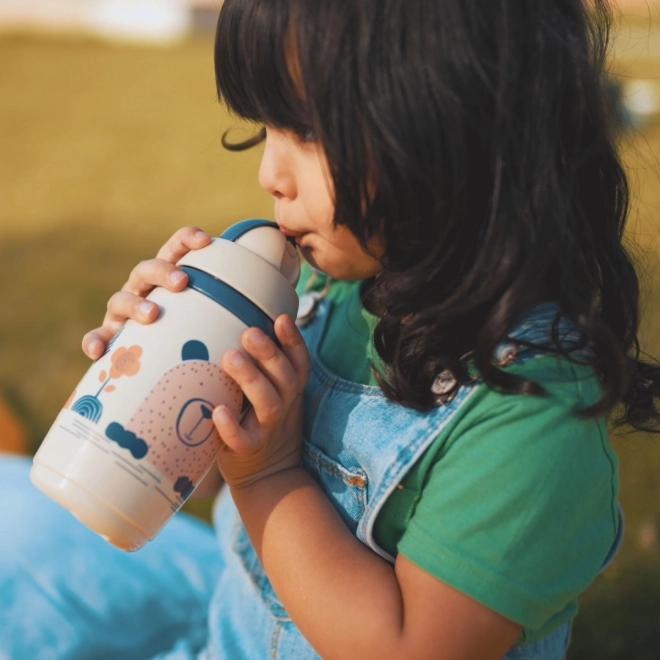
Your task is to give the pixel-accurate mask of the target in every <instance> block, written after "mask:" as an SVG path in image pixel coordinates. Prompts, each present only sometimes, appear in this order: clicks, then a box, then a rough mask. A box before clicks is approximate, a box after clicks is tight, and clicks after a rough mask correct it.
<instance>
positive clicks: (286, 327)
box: [213, 314, 309, 488]
mask: <svg viewBox="0 0 660 660" xmlns="http://www.w3.org/2000/svg"><path fill="white" fill-rule="evenodd" d="M275 335H276V336H277V339H278V340H279V342H280V344H281V345H282V349H279V348H278V347H277V346H276V345H275V343H274V342H273V341H272V340H271V339H270V338H268V337H267V336H266V335H265V334H264V333H263V332H262V331H261V330H259V329H258V328H249V329H248V330H246V331H245V332H244V333H243V335H242V338H241V340H242V345H243V348H244V350H245V352H246V353H248V355H250V356H251V357H252V358H253V359H254V363H253V362H252V361H251V360H248V359H246V357H245V356H244V355H243V354H242V353H241V352H240V351H238V350H231V351H228V352H227V353H226V354H225V355H224V356H223V359H222V366H223V369H225V370H226V372H227V375H228V376H230V377H231V378H233V379H234V380H235V381H236V383H237V384H238V386H239V387H240V388H241V389H242V390H243V393H244V394H245V396H246V397H247V398H248V399H249V401H250V403H251V404H252V407H251V409H250V410H249V411H248V413H247V415H246V416H245V418H244V419H243V422H242V423H241V424H239V422H238V420H237V419H236V418H235V417H234V415H233V414H232V413H231V411H230V410H229V409H228V408H227V407H226V406H218V407H217V408H216V409H215V411H214V413H213V421H214V423H215V426H216V428H217V430H218V433H219V434H220V437H221V438H222V441H223V442H224V443H225V445H226V446H225V447H224V448H223V449H222V451H221V452H220V454H219V456H218V468H219V469H220V472H221V473H222V476H223V478H224V480H225V481H226V483H227V484H228V485H229V486H230V487H233V488H241V487H244V486H248V485H250V484H253V483H255V482H256V481H259V480H260V479H263V478H264V477H266V476H269V475H271V474H275V473H276V472H281V471H283V470H287V469H289V468H294V467H298V466H299V465H300V458H301V451H302V413H303V405H302V401H303V400H302V392H303V389H304V387H305V383H306V382H307V377H308V375H309V353H308V352H307V347H306V346H305V342H304V340H303V338H302V336H301V334H300V332H299V331H298V328H297V327H296V325H295V324H294V323H293V321H292V320H291V319H290V318H289V317H288V316H286V315H284V314H283V315H282V316H279V317H278V318H277V319H276V321H275Z"/></svg>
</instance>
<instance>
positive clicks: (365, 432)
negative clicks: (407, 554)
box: [206, 300, 621, 660]
mask: <svg viewBox="0 0 660 660" xmlns="http://www.w3.org/2000/svg"><path fill="white" fill-rule="evenodd" d="M330 304H331V303H330V302H329V301H328V300H323V301H322V302H321V304H320V306H319V309H318V312H317V314H316V317H315V319H314V320H313V322H312V323H310V324H309V325H308V326H307V327H305V328H303V329H302V333H303V336H304V338H305V341H306V343H307V347H308V349H309V352H310V356H311V363H312V368H311V374H310V378H309V381H308V383H307V386H306V388H305V393H304V400H305V418H304V428H303V434H304V438H305V443H304V450H303V464H304V466H305V468H306V469H307V470H308V471H309V472H310V473H311V474H312V475H313V476H314V477H315V479H316V480H317V481H318V483H319V484H320V486H321V488H322V489H323V491H324V492H325V494H326V495H327V497H328V498H329V499H330V500H331V502H332V504H333V505H334V507H335V508H336V510H337V511H338V512H339V514H340V515H341V517H342V519H343V520H344V522H345V523H346V525H347V526H348V527H349V529H350V530H351V532H353V533H354V534H355V535H356V536H357V538H358V539H359V540H360V541H362V543H364V544H366V545H367V546H369V547H370V548H371V549H372V550H373V551H374V552H376V553H377V554H379V555H380V556H381V557H383V558H385V559H386V560H387V561H389V562H393V561H394V558H393V557H391V556H390V555H389V554H388V553H387V552H385V551H384V550H383V549H382V548H380V547H379V546H378V545H377V543H376V542H375V540H374V537H373V529H374V523H375V521H376V517H377V515H378V513H379V511H380V510H381V508H382V506H383V504H384V503H385V501H386V499H387V498H388V496H389V495H390V494H391V493H392V491H393V490H394V489H395V488H396V487H397V485H398V484H399V483H400V482H401V480H402V478H403V477H404V475H405V474H406V472H407V471H408V470H409V469H410V468H411V467H412V466H413V464H414V463H415V462H416V461H417V460H418V459H419V458H420V456H421V455H422V454H423V453H424V451H425V450H426V449H427V448H428V447H429V446H430V444H431V443H432V442H433V441H434V440H435V438H436V437H437V436H438V434H439V433H440V432H441V431H442V429H443V428H444V427H445V425H446V424H447V423H448V422H449V420H450V419H451V418H452V417H453V416H454V415H456V413H457V412H458V411H459V410H460V408H461V406H463V405H464V403H465V402H466V401H467V400H468V398H469V397H470V396H471V394H472V393H473V392H474V391H475V388H476V387H477V385H478V382H472V383H469V384H466V385H464V386H462V387H460V388H459V389H458V391H457V393H456V396H455V397H454V398H453V400H451V401H450V402H449V403H447V404H446V405H443V406H439V407H437V408H434V409H433V410H431V411H429V412H426V413H421V412H418V411H415V410H412V409H410V408H405V407H403V406H400V405H396V404H393V403H391V402H390V401H388V400H387V399H386V398H385V396H384V395H383V394H382V392H381V390H380V389H379V388H377V387H374V386H369V385H361V384H357V383H351V382H348V381H346V380H343V379H341V378H338V377H336V376H334V375H333V374H332V373H330V372H329V371H328V370H327V368H326V367H325V366H324V365H323V364H322V363H321V360H320V359H319V346H320V343H321V341H322V338H323V335H324V331H325V327H326V323H327V320H328V315H329V309H330ZM555 311H556V308H555V307H554V306H553V305H549V304H542V305H536V306H535V307H534V308H532V310H530V313H529V314H528V315H527V317H526V318H525V319H523V321H522V323H521V324H520V325H519V326H518V327H517V328H516V330H515V331H514V332H512V333H511V335H510V336H511V339H513V340H521V341H523V342H529V343H537V344H538V343H543V342H547V341H548V340H549V329H550V327H551V324H552V319H553V318H554V316H555ZM566 330H567V335H568V334H570V328H566ZM510 352H511V345H510V344H503V345H501V346H500V347H499V348H498V351H497V353H496V358H497V359H499V357H501V356H502V355H505V354H507V353H510ZM540 354H541V352H540V351H539V350H537V349H528V348H521V349H520V350H518V352H517V355H516V357H515V361H523V360H528V359H533V358H534V357H536V356H538V355H540ZM214 527H215V529H216V533H217V536H218V541H219V546H220V551H221V554H222V559H223V563H224V564H225V566H224V570H223V571H222V574H221V577H220V580H219V582H218V584H217V586H216V590H215V593H214V596H213V598H212V601H211V606H210V609H209V644H208V647H207V649H206V657H208V658H213V659H216V658H223V659H224V658H227V659H228V660H261V659H264V660H265V659H266V658H268V659H273V660H275V659H281V660H307V659H310V660H311V659H316V658H318V657H319V656H318V655H317V654H316V653H315V651H314V650H313V649H312V647H311V646H310V645H309V644H308V643H307V641H306V640H305V639H304V638H303V636H302V635H301V634H300V632H299V631H298V629H297V628H296V626H295V624H294V623H293V622H292V620H291V619H290V618H289V617H288V615H287V612H286V611H285V609H284V608H283V606H282V604H281V603H280V601H279V599H278V598H277V595H276V594H275V592H274V590H273V588H272V586H271V584H270V582H269V580H268V578H267V577H266V575H265V574H264V572H263V570H262V568H261V564H260V562H259V560H258V558H257V555H256V553H255V551H254V549H253V547H252V544H251V543H250V540H249V538H248V536H247V533H246V531H245V529H244V527H243V525H242V523H241V520H240V518H239V516H238V513H237V511H236V508H235V506H234V504H233V502H232V499H231V496H230V495H229V492H228V489H225V490H224V491H223V492H222V493H221V494H220V496H219V498H218V500H217V502H216V506H215V510H214ZM619 527H620V528H621V525H620V526H619ZM615 546H616V547H614V548H613V550H612V552H611V553H610V554H611V556H613V555H614V552H615V551H616V549H617V547H618V545H617V544H616V543H615ZM610 558H611V557H610ZM291 561H292V562H295V561H296V557H295V556H292V557H291ZM569 632H570V621H568V622H566V623H564V624H562V625H561V626H560V627H559V628H557V629H556V630H555V631H553V632H552V633H551V634H549V635H547V636H546V637H544V638H542V639H540V640H538V641H536V642H532V643H529V644H523V645H519V646H514V647H512V648H511V649H510V651H509V652H508V653H507V654H506V656H505V659H506V660H561V659H562V658H563V657H564V655H565V653H566V648H567V645H568V638H569Z"/></svg>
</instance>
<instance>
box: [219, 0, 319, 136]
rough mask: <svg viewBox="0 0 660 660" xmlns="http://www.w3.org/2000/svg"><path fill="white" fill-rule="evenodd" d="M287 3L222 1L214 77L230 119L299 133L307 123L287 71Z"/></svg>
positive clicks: (291, 44) (289, 58)
mask: <svg viewBox="0 0 660 660" xmlns="http://www.w3.org/2000/svg"><path fill="white" fill-rule="evenodd" d="M289 4H290V3H289V2H288V1H287V0H225V2H224V4H223V7H222V10H221V12H220V18H219V20H218V26H217V32H216V38H215V78H216V85H217V91H218V99H219V100H220V101H221V102H222V103H224V104H225V105H226V106H227V108H228V109H229V111H230V112H232V113H233V114H235V115H237V116H238V117H241V118H243V119H246V120H248V121H253V122H257V123H261V124H270V125H271V126H276V127H278V128H287V129H291V130H295V131H302V130H305V129H307V128H309V126H310V123H311V119H310V112H309V108H308V107H307V104H306V103H305V101H304V93H301V90H300V89H299V86H297V84H296V82H295V80H294V78H293V76H292V72H291V67H292V55H293V53H294V52H295V50H296V49H295V36H294V33H293V30H292V14H293V12H292V10H291V7H290V6H289ZM289 47H290V48H291V52H287V48H289Z"/></svg>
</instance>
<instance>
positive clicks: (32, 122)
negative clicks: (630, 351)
mask: <svg viewBox="0 0 660 660" xmlns="http://www.w3.org/2000/svg"><path fill="white" fill-rule="evenodd" d="M639 21H642V22H641V23H640V22H639ZM628 25H629V27H630V30H629V32H628V35H630V34H631V33H632V31H634V30H642V32H643V31H644V23H643V19H631V21H630V23H629V24H628ZM631 26H632V27H631ZM647 30H648V25H647ZM649 34H650V31H649ZM634 48H635V44H634V43H633V45H632V46H631V41H630V39H628V41H627V42H625V43H623V42H620V43H619V47H618V49H617V51H616V52H617V54H618V55H620V56H621V58H620V61H619V62H618V63H617V65H616V70H617V75H618V76H619V77H620V78H621V79H624V80H625V78H627V77H646V78H651V77H653V78H655V77H657V72H658V70H659V69H658V65H659V63H660V50H659V53H654V51H653V49H650V48H646V49H642V50H641V51H640V50H639V49H637V50H635V49H634ZM631 53H632V54H631ZM233 127H237V128H236V130H238V131H242V132H243V133H244V134H245V131H246V130H247V129H246V128H245V127H240V125H239V124H238V122H236V121H235V120H233V119H231V118H229V117H228V116H227V115H226V114H225V113H224V112H223V110H222V109H221V108H220V107H219V106H218V104H217V102H216V99H215V88H214V81H213V57H212V44H211V42H210V40H209V39H207V38H201V37H200V38H196V39H192V40H190V41H188V42H186V43H183V44H181V45H179V46H177V47H173V48H168V49H147V48H139V47H126V46H122V47H120V46H111V45H108V44H102V43H97V42H94V41H86V40H81V39H53V38H36V37H27V36H5V37H2V38H0V238H1V239H2V240H0V283H1V285H0V310H1V311H2V314H0V394H1V395H3V396H4V397H5V398H6V399H7V400H8V402H10V404H12V405H13V407H14V408H15V410H16V411H17V412H18V414H19V415H20V417H21V419H22V420H23V421H24V423H25V425H26V427H27V429H28V431H29V434H30V438H31V442H32V447H33V448H36V446H38V444H39V442H40V441H41V439H42V438H43V436H44V435H45V433H46V431H47V430H48V428H49V427H50V424H51V423H52V421H53V420H54V418H55V416H56V415H57V413H58V411H59V409H60V407H61V405H62V403H63V402H64V401H65V400H66V398H67V397H68V395H69V393H70V392H71V390H72V389H73V387H74V386H75V384H76V383H77V382H78V380H79V379H80V377H81V375H82V374H83V373H84V371H85V370H86V368H87V366H88V364H89V361H88V360H87V358H85V356H84V355H83V354H82V352H81V351H80V340H81V338H82V335H83V334H84V332H86V331H87V330H89V329H90V328H93V327H96V326H97V325H99V324H100V322H101V320H102V317H103V313H104V306H105V302H106V301H107V299H108V297H109V296H110V294H111V293H112V292H114V291H115V290H117V289H118V288H119V287H120V286H121V284H122V283H123V281H124V280H125V279H126V277H127V275H128V273H129V271H130V269H131V268H132V267H133V266H134V265H135V264H136V263H137V262H138V261H139V260H141V259H144V258H147V257H149V256H151V255H153V254H155V252H156V250H157V248H158V246H160V245H161V244H162V242H163V241H164V240H165V239H166V238H167V237H168V236H169V235H170V234H171V233H172V232H173V231H174V230H175V229H176V228H178V227H180V226H182V225H184V224H196V225H199V226H201V227H203V228H204V229H206V230H207V231H209V232H212V233H219V232H220V231H221V230H222V229H223V228H224V227H225V226H226V225H228V224H230V223H232V222H234V221H236V220H238V219H241V218H243V217H249V216H265V217H268V216H270V214H271V203H270V200H269V199H268V197H267V195H266V194H265V193H263V192H262V191H261V190H260V188H259V186H258V184H257V180H256V172H257V169H258V163H259V157H260V151H259V149H254V150H251V151H249V152H246V153H239V154H237V153H229V152H226V151H225V150H223V148H222V146H221V144H220V138H221V136H222V134H223V132H224V131H225V130H227V129H229V128H233ZM622 153H623V154H624V159H625V162H626V164H627V166H628V169H629V172H630V175H631V181H632V184H633V191H634V192H635V194H636V205H635V209H634V211H633V214H632V216H631V221H630V226H629V231H628V235H629V238H630V240H631V244H633V245H634V246H635V248H634V250H635V253H636V255H637V257H638V259H639V261H640V263H641V264H642V266H643V268H644V272H645V274H646V275H645V277H646V281H645V305H644V315H643V328H642V338H643V345H644V348H646V350H648V351H649V352H651V353H652V354H655V355H660V270H658V264H659V263H660V260H659V259H658V256H659V253H660V244H659V242H658V229H659V224H658V218H659V217H660V179H659V178H658V177H659V172H660V168H659V167H658V163H657V156H656V155H657V154H660V123H659V122H658V121H654V122H653V123H651V124H650V125H648V126H647V127H645V128H644V129H643V130H642V131H641V132H638V133H627V134H625V135H624V136H623V138H622ZM613 442H614V446H615V448H616V450H617V453H618V455H619V458H620V462H621V490H622V495H621V500H622V503H623V505H624V508H625V510H626V515H627V533H626V537H625V540H624V544H623V547H622V550H621V552H620V554H619V556H618V557H617V559H616V560H615V561H614V562H613V564H612V565H611V566H610V568H609V569H608V570H607V571H606V572H605V573H604V574H603V575H602V576H600V577H599V578H598V579H597V580H596V582H595V583H594V584H593V585H592V587H591V588H590V589H589V591H588V592H587V593H586V594H585V596H584V597H583V598H582V601H581V615H580V616H579V617H578V619H577V623H576V625H575V628H574V633H573V646H572V649H571V653H570V655H569V657H570V658H571V660H582V659H592V658H594V659H595V658H598V659H601V660H630V659H632V658H635V659H636V660H652V659H653V660H655V659H656V658H657V657H658V656H659V651H658V649H659V648H660V627H658V625H657V621H658V615H659V614H660V569H659V568H658V567H659V565H660V564H659V561H658V560H659V559H660V482H659V478H658V477H659V475H660V446H659V443H658V441H655V440H654V439H652V438H650V437H648V436H640V435H636V434H630V435H622V436H617V437H615V438H614V440H613ZM206 506H207V505H206V504H205V503H203V502H202V503H201V504H192V505H190V506H189V507H188V509H189V510H191V511H192V512H193V513H197V514H198V515H202V516H207V515H208V509H207V508H206Z"/></svg>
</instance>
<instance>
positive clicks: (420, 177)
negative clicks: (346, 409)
mask: <svg viewBox="0 0 660 660" xmlns="http://www.w3.org/2000/svg"><path fill="white" fill-rule="evenodd" d="M610 21H611V16H610V11H609V8H608V6H607V3H606V2H605V0H590V1H589V2H587V1H586V0H585V1H580V0H538V1H536V2H529V1H528V0H487V1H486V2H484V1H481V0H442V1H441V2H440V1H438V0H413V1H412V2H411V1H410V0H359V1H358V0H355V1H350V0H314V2H310V1H309V0H225V3H224V6H223V8H222V11H221V16H220V20H219V23H218V30H217V35H216V46H215V65H216V80H217V86H218V93H219V96H220V98H221V99H222V100H223V101H224V102H225V103H226V104H227V106H228V107H229V108H230V109H231V110H232V111H233V112H235V113H236V114H237V115H239V116H241V117H243V118H246V119H249V120H253V121H255V122H260V123H264V124H268V125H272V126H275V127H278V128H287V129H291V130H292V131H294V132H296V133H297V134H299V135H300V136H301V139H305V138H306V137H308V135H309V132H310V130H311V131H313V133H314V135H315V136H316V139H318V140H319V142H320V144H322V146H323V148H324V150H325V153H326V156H327V159H328V163H329V167H330V172H331V175H332V179H333V183H334V189H335V201H336V215H335V222H336V223H339V224H343V225H346V226H347V227H348V228H349V229H350V230H351V231H352V232H353V233H354V234H355V235H356V236H357V237H358V238H360V240H361V241H362V242H363V245H366V241H367V239H368V238H369V237H370V236H373V235H374V234H380V235H381V236H382V237H383V239H384V242H385V254H384V257H383V259H382V263H383V267H384V268H383V271H382V272H381V273H380V274H379V275H378V276H376V277H375V278H374V279H373V281H371V282H369V283H367V286H366V288H363V295H364V299H365V304H367V305H368V306H369V307H370V308H371V309H373V310H375V311H376V312H377V313H378V316H379V317H380V321H379V323H378V325H377V327H376V330H375V334H374V342H375V346H376V349H377V351H378V353H379V355H380V356H381V358H382V360H383V362H384V364H385V365H386V371H385V373H383V374H380V375H379V379H380V384H381V387H382V389H383V391H384V392H385V393H386V394H387V396H388V397H389V398H390V399H392V400H394V401H397V402H399V403H402V404H403V405H407V406H411V407H414V408H418V409H425V408H428V407H429V406H431V405H433V402H434V399H433V394H432V392H431V385H432V383H433V381H434V378H435V377H436V375H437V374H438V373H439V372H440V371H442V370H443V369H445V368H448V369H450V370H451V371H453V373H454V374H456V375H457V376H458V378H459V380H461V379H465V378H467V374H466V372H465V368H464V366H463V361H462V360H461V358H462V356H464V355H465V354H467V353H470V354H472V356H473V360H474V364H475V365H476V367H477V369H478V370H479V373H480V375H481V377H482V378H483V380H484V381H485V382H486V383H488V384H489V385H490V386H492V387H496V388H499V389H502V390H503V391H508V392H521V393H531V394H536V393H541V392H542V388H540V387H539V386H538V385H537V384H536V383H533V382H531V381H528V380H525V379H522V378H520V377H517V376H514V375H513V374H511V373H507V372H506V371H504V370H502V369H500V368H498V366H497V365H496V364H494V362H493V359H492V356H493V351H494V349H495V347H496V346H497V345H498V344H499V343H500V342H501V341H503V340H504V339H505V338H506V336H507V332H509V331H510V330H511V328H512V327H513V326H514V324H515V323H516V321H517V319H518V318H519V317H520V315H521V313H522V312H523V311H524V310H525V309H526V308H527V307H529V306H530V305H531V304H533V303H535V302H539V301H542V300H552V301H555V302H556V303H558V305H559V308H560V310H561V313H563V314H565V315H566V316H568V317H569V318H570V319H571V320H572V321H573V322H574V323H575V324H576V326H577V328H578V329H579V330H580V331H581V333H582V336H583V344H584V345H585V346H587V347H588V348H589V349H590V350H589V351H587V352H586V355H587V357H586V358H585V357H584V354H585V353H584V352H582V358H580V359H582V360H587V361H588V362H589V363H590V364H593V366H594V368H595V370H596V372H597V373H598V375H599V377H600V380H601V383H602V387H603V396H602V399H601V400H600V401H599V402H598V403H597V404H596V405H594V406H592V407H591V408H589V409H587V410H586V411H584V413H585V414H587V415H591V416H597V415H603V414H606V413H609V412H610V411H612V409H613V408H614V407H615V406H616V405H617V404H618V403H622V404H623V406H622V414H621V415H620V418H619V419H618V421H619V422H621V423H629V424H631V425H632V426H634V427H636V428H647V429H651V428H652V427H653V426H655V425H656V424H657V422H658V421H659V420H660V415H659V414H658V411H657V410H656V408H655V399H656V397H657V396H658V394H659V393H660V368H658V367H657V366H656V365H655V364H651V363H646V362H643V361H641V360H640V359H639V346H638V342H637V329H638V303H639V284H638V279H637V275H636V273H635V269H634V267H633V265H632V263H631V260H630V258H629V256H628V254H627V253H626V250H625V249H624V247H623V246H622V235H623V229H624V224H625V220H626V216H627V213H628V206H629V204H628V186H627V181H626V176H625V173H624V171H623V169H622V167H621V164H620V161H619V159H618V156H617V153H616V147H615V144H614V138H613V130H612V122H611V121H610V120H611V109H610V108H609V107H608V105H607V103H606V100H605V99H606V95H605V94H604V91H603V88H604V84H603V83H604V62H605V50H606V46H607V42H608V36H609V28H610ZM261 137H263V132H262V133H261V134H260V135H259V136H257V139H256V140H252V141H250V142H249V143H247V144H244V145H239V148H240V147H242V146H249V144H253V143H255V142H256V141H258V139H259V138H261ZM555 325H558V324H555ZM556 334H557V332H556V331H555V335H556ZM553 350H554V351H556V352H558V353H563V354H566V353H567V351H566V349H565V348H562V347H561V345H560V343H559V338H558V337H556V336H555V346H554V347H553Z"/></svg>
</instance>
